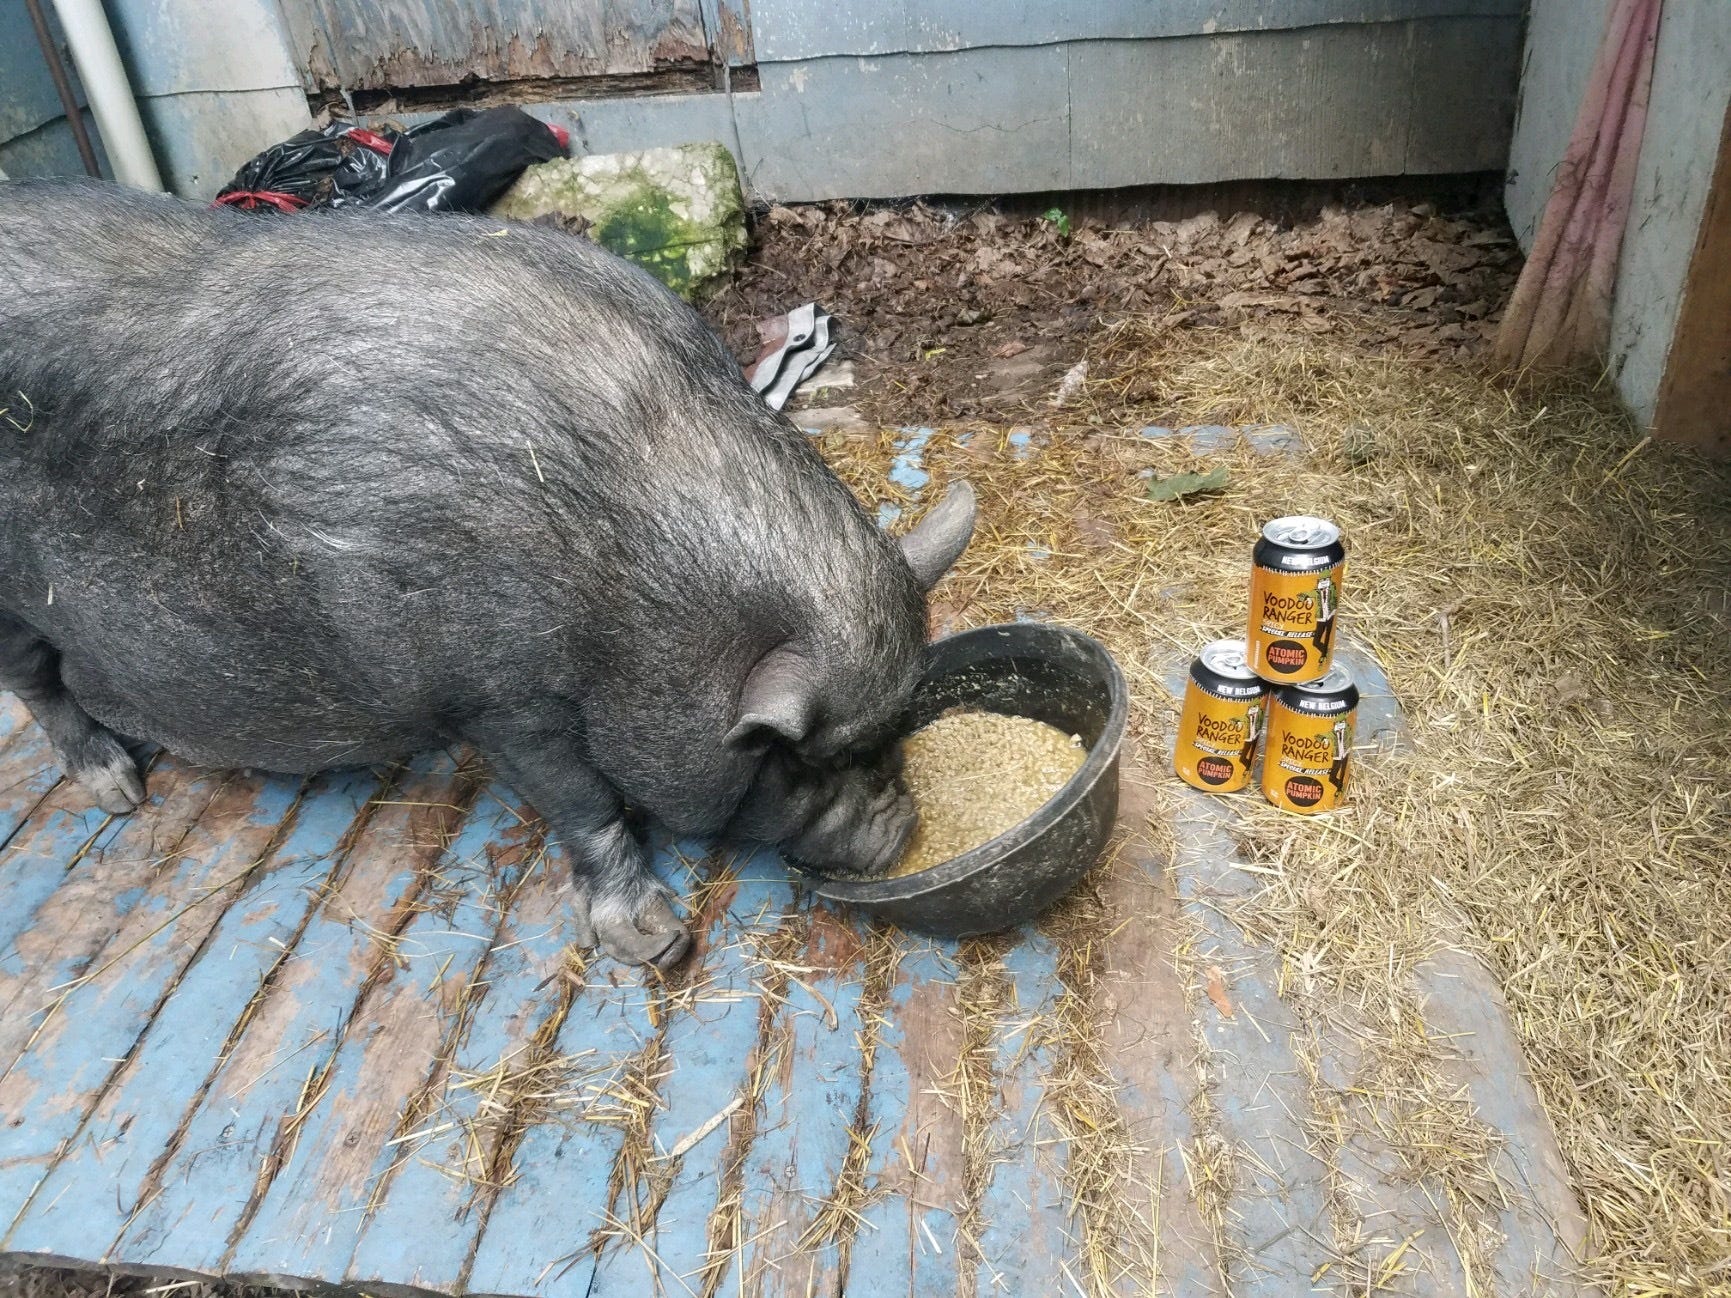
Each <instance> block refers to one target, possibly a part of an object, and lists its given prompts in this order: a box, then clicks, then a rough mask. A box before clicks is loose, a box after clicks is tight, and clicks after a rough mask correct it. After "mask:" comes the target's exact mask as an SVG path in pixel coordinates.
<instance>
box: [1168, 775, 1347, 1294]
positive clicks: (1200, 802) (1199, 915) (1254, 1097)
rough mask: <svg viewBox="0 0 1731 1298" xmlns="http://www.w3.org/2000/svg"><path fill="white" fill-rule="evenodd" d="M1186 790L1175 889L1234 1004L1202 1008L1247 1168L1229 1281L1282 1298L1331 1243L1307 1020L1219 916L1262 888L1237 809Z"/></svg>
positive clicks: (1226, 1116) (1219, 1106) (1306, 1279)
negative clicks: (1243, 856) (1303, 1049)
mask: <svg viewBox="0 0 1731 1298" xmlns="http://www.w3.org/2000/svg"><path fill="white" fill-rule="evenodd" d="M1179 797H1180V798H1181V799H1182V807H1181V810H1180V811H1179V813H1178V816H1177V821H1176V826H1175V829H1176V835H1177V850H1176V851H1175V853H1174V856H1173V869H1174V870H1175V871H1176V874H1177V879H1178V895H1179V898H1180V901H1181V904H1182V905H1183V906H1184V907H1185V908H1186V910H1187V911H1188V912H1189V914H1190V917H1191V918H1192V920H1193V921H1195V922H1196V923H1197V924H1198V925H1199V926H1200V927H1201V928H1202V929H1203V933H1204V936H1203V939H1202V943H1201V946H1200V950H1199V958H1200V959H1201V960H1202V961H1203V962H1204V963H1205V964H1206V965H1209V966H1213V967H1215V968H1218V969H1219V970H1220V974H1221V988H1220V990H1221V992H1222V995H1223V997H1224V998H1225V999H1226V1000H1227V1001H1229V1002H1230V1004H1231V1006H1232V1011H1231V1013H1230V1014H1228V1013H1226V1012H1224V1011H1223V1010H1222V1009H1221V1008H1220V1006H1219V1005H1218V1004H1216V1003H1214V1002H1212V1001H1211V1002H1209V1003H1207V1004H1203V1005H1201V1006H1200V1007H1199V1009H1198V1013H1200V1014H1201V1016H1202V1022H1203V1029H1204V1034H1205V1037H1206V1039H1207V1042H1208V1046H1209V1051H1210V1057H1209V1063H1208V1075H1209V1079H1210V1081H1211V1084H1212V1085H1211V1090H1212V1093H1213V1096H1214V1100H1215V1106H1216V1111H1217V1114H1218V1123H1219V1125H1218V1132H1219V1135H1220V1136H1221V1138H1222V1139H1224V1140H1226V1141H1227V1142H1228V1143H1229V1144H1230V1145H1231V1146H1232V1147H1233V1149H1234V1153H1235V1156H1236V1162H1237V1164H1238V1166H1239V1168H1240V1172H1241V1174H1240V1176H1239V1178H1238V1184H1237V1186H1236V1187H1235V1193H1234V1194H1233V1197H1232V1201H1231V1206H1230V1210H1229V1211H1228V1213H1227V1223H1226V1233H1227V1235H1228V1238H1229V1240H1230V1243H1231V1249H1230V1252H1229V1255H1228V1257H1227V1258H1226V1259H1225V1260H1226V1262H1227V1278H1228V1281H1229V1284H1228V1288H1229V1290H1230V1291H1231V1292H1233V1293H1235V1294H1236V1293H1242V1294H1245V1295H1266V1296H1267V1298H1276V1296H1277V1295H1288V1294H1291V1293H1293V1292H1295V1291H1296V1289H1295V1287H1305V1288H1308V1286H1309V1285H1310V1283H1311V1282H1310V1277H1312V1276H1314V1275H1317V1274H1318V1273H1319V1271H1320V1269H1321V1268H1322V1267H1323V1264H1324V1263H1325V1262H1327V1261H1328V1260H1329V1258H1330V1256H1331V1254H1332V1252H1333V1239H1334V1230H1333V1223H1332V1222H1331V1221H1330V1219H1329V1214H1328V1200H1327V1181H1328V1171H1327V1168H1326V1167H1325V1166H1324V1165H1323V1163H1322V1162H1321V1160H1320V1159H1318V1158H1317V1157H1316V1155H1315V1154H1314V1153H1312V1152H1311V1150H1310V1149H1309V1148H1308V1146H1307V1144H1306V1140H1307V1136H1306V1128H1307V1126H1308V1125H1309V1124H1310V1122H1311V1120H1312V1113H1311V1106H1310V1097H1309V1094H1308V1091H1307V1089H1306V1084H1305V1082H1304V1079H1303V1078H1302V1076H1301V1075H1300V1074H1299V1071H1298V1068H1297V1061H1296V1058H1295V1041H1294V1034H1295V1033H1296V1032H1298V1031H1299V1025H1298V1022H1297V1020H1296V1018H1295V1016H1294V1015H1293V1013H1292V1011H1291V1010H1290V1009H1289V1008H1288V1007H1287V1006H1286V1005H1284V1004H1283V1003H1282V1002H1281V1000H1280V997H1279V994H1278V992H1277V991H1276V988H1277V987H1278V985H1279V976H1280V971H1279V967H1278V965H1279V961H1278V958H1277V956H1276V954H1275V953H1274V952H1272V951H1268V950H1265V949H1263V948H1260V947H1256V946H1254V945H1252V944H1251V943H1249V942H1248V941H1246V940H1245V938H1244V937H1243V935H1242V934H1241V933H1240V932H1239V930H1238V927H1237V925H1235V924H1234V923H1233V922H1232V921H1231V920H1230V919H1228V918H1226V916H1225V915H1224V914H1223V913H1222V909H1221V907H1222V905H1223V904H1228V903H1230V902H1231V901H1232V900H1234V899H1236V898H1241V897H1244V896H1246V895H1248V894H1249V893H1250V892H1251V891H1253V890H1254V887H1255V876H1254V875H1253V874H1251V873H1250V872H1248V871H1245V870H1240V869H1239V868H1238V864H1239V859H1238V854H1237V847H1236V844H1235V843H1234V841H1233V838H1232V835H1231V833H1230V829H1229V826H1230V824H1231V816H1232V814H1233V813H1232V812H1231V810H1230V809H1229V808H1223V807H1222V806H1221V804H1220V803H1219V802H1218V801H1217V800H1215V799H1213V798H1210V796H1209V795H1207V794H1203V793H1192V792H1189V791H1184V792H1180V794H1179ZM1324 1274H1326V1273H1324Z"/></svg>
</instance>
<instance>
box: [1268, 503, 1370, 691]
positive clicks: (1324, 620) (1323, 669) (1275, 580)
mask: <svg viewBox="0 0 1731 1298" xmlns="http://www.w3.org/2000/svg"><path fill="white" fill-rule="evenodd" d="M1345 574H1346V544H1345V542H1344V541H1342V540H1341V535H1340V528H1338V527H1336V526H1335V525H1334V524H1333V523H1331V522H1329V521H1328V520H1327V519H1326V518H1310V517H1307V516H1304V515H1295V516H1293V517H1291V518H1277V519H1275V520H1274V521H1273V522H1272V523H1269V524H1268V525H1267V526H1266V527H1264V528H1263V529H1262V537H1261V539H1260V540H1258V541H1257V543H1256V554H1255V566H1254V568H1253V569H1252V570H1251V575H1250V628H1249V635H1248V636H1247V637H1246V639H1247V642H1248V644H1249V646H1250V668H1251V670H1252V671H1254V672H1256V674H1257V675H1259V676H1261V677H1262V678H1263V679H1264V680H1268V681H1276V682H1279V683H1282V684H1284V683H1286V682H1291V683H1293V684H1302V683H1303V682H1305V681H1314V680H1320V679H1321V678H1322V677H1323V676H1324V675H1325V674H1326V673H1327V672H1328V664H1329V659H1330V657H1331V656H1332V655H1333V652H1334V626H1335V621H1336V619H1337V616H1338V614H1339V612H1340V586H1341V579H1342V578H1343V577H1344V576H1345Z"/></svg>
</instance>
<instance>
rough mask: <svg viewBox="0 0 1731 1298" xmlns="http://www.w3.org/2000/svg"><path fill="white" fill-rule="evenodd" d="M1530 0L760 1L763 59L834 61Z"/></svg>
mask: <svg viewBox="0 0 1731 1298" xmlns="http://www.w3.org/2000/svg"><path fill="white" fill-rule="evenodd" d="M1525 7H1526V5H1525V0H1280V3H1278V4H1270V3H1268V0H1090V3H1087V4H1053V3H1051V2H1050V0H989V2H988V3H984V4H982V3H980V0H866V2H864V3H860V2H857V0H856V2H854V3H848V4H840V5H820V4H812V3H811V2H810V0H757V4H756V6H755V8H754V9H753V12H752V25H753V27H754V29H755V31H756V36H757V54H758V58H759V59H760V60H761V61H764V62H780V61H785V60H791V59H815V58H825V57H829V56H833V55H838V54H856V55H858V54H918V53H926V52H933V51H940V50H962V49H977V48H980V47H983V46H990V45H1050V44H1056V43H1059V42H1064V41H1089V40H1152V39H1163V38H1167V37H1176V36H1213V35H1224V34H1227V33H1230V32H1260V31H1289V30H1293V29H1295V28H1300V27H1316V26H1323V25H1331V24H1338V23H1394V22H1407V21H1411V20H1414V19H1426V18H1458V17H1500V18H1515V19H1519V18H1520V16H1521V14H1522V13H1523V12H1524V11H1525Z"/></svg>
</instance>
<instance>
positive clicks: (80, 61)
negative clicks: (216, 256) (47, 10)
mask: <svg viewBox="0 0 1731 1298" xmlns="http://www.w3.org/2000/svg"><path fill="white" fill-rule="evenodd" d="M54 12H55V13H56V14H58V15H59V16H60V26H61V29H62V30H64V31H65V33H66V44H67V45H68V46H70V47H71V50H72V62H73V65H74V66H76V67H77V69H78V79H79V81H81V82H83V84H84V95H85V98H87V99H88V100H89V101H90V111H91V113H92V115H94V116H95V118H96V129H97V130H98V131H100V132H101V133H102V147H103V150H104V151H105V152H106V153H107V154H108V165H109V166H110V167H112V168H114V178H115V179H116V180H118V181H119V182H120V183H121V184H123V185H132V186H134V187H135V188H138V189H156V190H160V189H161V188H162V187H163V186H162V176H161V174H160V173H158V171H157V170H156V159H155V158H154V157H152V156H151V152H150V141H149V140H147V139H146V138H145V136H144V123H143V121H142V120H140V118H139V116H138V101H137V100H135V99H134V98H133V97H132V83H131V82H130V81H128V80H127V78H126V65H125V64H123V63H122V62H121V61H120V51H119V49H117V48H116V47H115V44H114V29H113V28H111V27H110V26H109V25H108V15H107V14H105V13H103V12H102V0H54Z"/></svg>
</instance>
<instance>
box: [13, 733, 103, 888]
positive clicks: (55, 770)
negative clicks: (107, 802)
mask: <svg viewBox="0 0 1731 1298" xmlns="http://www.w3.org/2000/svg"><path fill="white" fill-rule="evenodd" d="M59 783H60V766H59V763H57V762H56V761H55V760H54V753H53V751H52V750H51V749H50V748H49V746H48V736H47V735H45V734H43V733H42V731H41V730H40V729H38V728H37V726H36V723H35V722H33V721H32V722H27V723H25V724H24V725H23V726H22V727H20V728H19V729H18V730H16V731H14V732H13V733H12V734H11V736H9V737H8V738H7V740H6V743H5V746H4V747H0V853H3V852H4V851H5V850H7V849H8V848H9V845H10V844H11V841H12V838H13V836H14V835H15V834H17V832H18V830H19V828H20V827H21V826H22V825H23V824H24V822H25V821H26V820H27V819H29V817H30V815H31V814H32V813H33V812H34V811H35V810H36V808H37V807H39V806H40V805H41V804H42V800H43V799H44V798H46V797H47V796H48V794H49V792H50V791H51V790H52V789H53V788H54V786H55V785H56V784H59ZM84 801H85V802H86V803H88V802H89V798H85V799H84ZM67 805H69V806H76V805H77V803H76V802H75V801H74V802H72V803H69V804H67ZM5 861H6V857H5V856H4V855H0V871H3V870H4V869H5Z"/></svg>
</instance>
